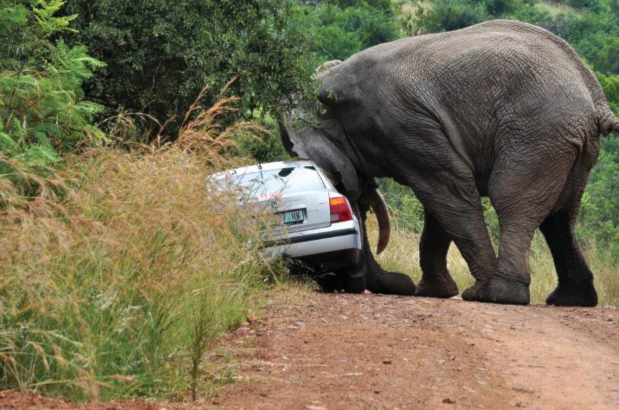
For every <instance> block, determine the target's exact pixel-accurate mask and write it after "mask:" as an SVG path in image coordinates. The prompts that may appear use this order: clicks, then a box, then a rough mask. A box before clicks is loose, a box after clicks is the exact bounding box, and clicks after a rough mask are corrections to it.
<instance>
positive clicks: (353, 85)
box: [279, 20, 619, 306]
mask: <svg viewBox="0 0 619 410" xmlns="http://www.w3.org/2000/svg"><path fill="white" fill-rule="evenodd" d="M314 80H315V82H316V87H317V94H316V95H315V96H316V97H317V100H318V101H316V103H315V104H314V107H312V106H311V104H310V105H299V106H298V107H297V108H294V109H290V110H287V111H286V112H285V113H283V114H282V115H281V116H280V118H279V129H280V137H281V140H282V143H283V145H284V147H285V148H286V150H287V151H288V153H289V154H290V155H292V156H297V157H303V158H308V159H311V160H313V161H314V162H315V163H316V164H317V165H318V166H320V167H321V168H323V169H324V170H325V171H326V172H328V173H329V174H330V175H331V176H333V177H334V179H335V180H336V181H337V183H338V189H340V190H341V192H343V193H344V194H345V195H346V196H347V198H348V199H349V200H350V201H351V203H354V204H355V208H356V210H357V213H358V214H359V216H360V218H361V219H362V220H363V221H365V217H366V213H367V212H368V210H369V209H370V207H371V206H372V204H373V203H374V204H376V202H377V201H375V200H374V201H373V200H372V198H376V195H375V191H376V189H377V185H376V182H375V178H392V179H394V180H395V181H396V182H398V183H400V184H403V185H406V186H409V187H411V188H412V190H413V192H414V194H415V195H416V197H417V198H418V199H419V201H420V202H421V204H422V205H423V209H424V226H423V230H422V233H421V238H420V245H419V256H420V265H421V270H422V276H421V280H420V282H419V283H418V285H417V286H415V284H414V282H413V281H412V280H411V279H410V278H409V277H408V276H406V275H404V274H402V273H398V272H385V271H384V270H383V269H382V268H381V267H380V266H379V265H378V263H377V262H376V260H375V258H374V256H373V254H372V252H371V251H370V249H369V246H367V235H365V233H364V235H365V236H366V241H365V243H366V246H365V251H364V263H365V268H366V269H367V272H366V284H367V285H366V286H367V289H368V290H370V291H371V292H375V293H388V294H402V295H413V294H415V295H419V296H427V297H438V298H448V297H452V296H455V295H457V294H458V293H459V289H458V287H457V285H456V283H455V282H454V280H453V278H452V277H451V276H450V274H449V271H448V269H447V251H448V249H449V246H450V244H451V243H452V242H453V243H455V245H456V246H457V248H458V249H459V251H460V253H461V254H462V256H463V258H464V259H465V261H466V263H467V265H468V268H469V270H470V273H471V274H472V276H473V277H474V279H475V282H474V285H472V286H471V287H470V288H468V289H466V290H465V291H464V292H463V293H462V299H464V300H467V301H479V302H489V303H503V304H522V305H526V304H529V303H530V290H529V287H530V283H531V278H530V268H529V253H530V247H531V242H532V238H533V235H534V232H535V230H536V229H537V228H539V229H540V230H541V232H542V234H543V235H544V237H545V240H546V242H547V243H548V246H549V248H550V251H551V254H552V257H553V260H554V265H555V268H556V272H557V276H558V285H557V287H556V289H555V290H554V291H553V292H552V293H551V294H550V295H549V296H548V298H547V300H546V303H547V304H549V305H561V306H595V305H596V304H597V293H596V290H595V287H594V284H593V274H592V272H591V270H590V268H589V267H588V265H587V261H586V258H585V256H584V255H583V252H582V250H581V249H580V247H579V243H578V241H577V238H576V236H575V229H574V225H575V222H576V218H577V214H578V210H579V207H580V200H581V197H582V195H583V191H584V189H585V186H586V183H587V179H588V176H589V173H590V170H591V168H592V167H593V165H594V163H595V162H596V160H597V157H598V153H599V150H600V142H601V138H602V137H604V136H606V135H608V134H610V133H611V132H613V131H615V132H619V119H617V117H616V116H615V115H614V114H613V113H612V111H611V110H610V109H609V106H608V103H607V101H606V98H605V96H604V93H603V90H602V88H601V86H600V84H599V82H598V80H597V79H596V77H595V76H594V75H593V73H592V72H591V70H590V69H589V68H588V67H587V66H586V65H585V64H584V63H583V61H582V60H581V59H580V57H579V56H578V55H577V54H576V52H575V51H574V49H573V48H572V47H571V46H570V45H569V44H567V43H566V42H565V41H563V40H562V39H560V38H559V37H557V36H555V35H554V34H552V33H550V32H549V31H546V30H545V29H542V28H540V27H537V26H534V25H530V24H526V23H521V22H515V21H507V20H494V21H489V22H485V23H481V24H477V25H473V26H470V27H467V28H464V29H461V30H456V31H452V32H445V33H438V34H429V35H422V36H417V37H411V38H404V39H400V40H396V41H393V42H390V43H385V44H381V45H378V46H375V47H372V48H368V49H366V50H364V51H361V52H359V53H357V54H355V55H353V56H352V57H350V58H349V59H347V60H345V61H343V62H342V61H332V62H329V63H327V64H326V65H324V66H323V67H322V68H321V69H320V70H319V71H317V74H316V75H315V78H314ZM481 197H489V198H490V201H491V203H492V205H493V207H494V209H495V210H496V213H497V216H498V219H499V226H500V240H499V247H498V253H495V251H494V249H493V245H492V243H491V240H490V237H489V234H488V231H487V228H486V225H485V222H484V217H483V213H482V205H481ZM378 202H380V201H378ZM379 205H380V204H379ZM377 208H378V209H379V210H380V209H381V208H382V211H380V212H379V213H380V214H381V215H379V218H378V219H379V225H380V224H381V221H383V226H382V227H381V229H380V231H381V234H382V235H381V236H382V237H383V238H382V239H381V240H382V242H383V243H384V242H385V240H384V236H385V235H388V231H389V228H388V227H385V226H384V223H385V222H384V221H388V216H386V215H384V213H385V212H387V211H386V208H385V207H384V206H382V207H381V206H377Z"/></svg>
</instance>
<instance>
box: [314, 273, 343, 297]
mask: <svg viewBox="0 0 619 410" xmlns="http://www.w3.org/2000/svg"><path fill="white" fill-rule="evenodd" d="M314 279H315V280H316V283H318V286H319V287H320V291H321V292H326V293H333V292H340V291H341V290H342V289H344V288H345V284H344V283H343V282H344V281H343V280H342V279H343V278H342V277H340V276H339V275H335V274H328V273H323V274H321V275H318V276H316V277H315V278H314Z"/></svg>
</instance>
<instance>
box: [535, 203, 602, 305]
mask: <svg viewBox="0 0 619 410" xmlns="http://www.w3.org/2000/svg"><path fill="white" fill-rule="evenodd" d="M575 215H576V211H575V210H574V211H573V212H570V211H560V212H558V213H556V214H554V215H551V216H549V217H548V218H546V220H545V221H544V223H542V225H541V226H540V230H541V231H542V233H543V234H544V237H545V238H546V242H547V243H548V247H549V248H550V252H551V253H552V258H553V259H554V263H555V268H556V269H557V275H558V277H559V285H558V286H557V288H556V289H555V290H554V292H552V293H551V294H550V296H548V299H546V303H547V304H549V305H557V306H595V305H597V302H598V297H597V293H596V291H595V288H594V286H593V273H592V272H591V270H590V269H589V266H587V261H586V259H585V257H584V255H583V254H582V251H581V250H580V246H579V245H578V241H577V240H576V235H575V233H574V221H575Z"/></svg>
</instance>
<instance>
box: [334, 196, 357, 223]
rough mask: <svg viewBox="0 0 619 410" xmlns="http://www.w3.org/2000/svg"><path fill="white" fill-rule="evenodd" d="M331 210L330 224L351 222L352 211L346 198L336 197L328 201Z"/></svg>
mask: <svg viewBox="0 0 619 410" xmlns="http://www.w3.org/2000/svg"><path fill="white" fill-rule="evenodd" d="M329 207H330V208H331V222H344V221H350V220H352V210H351V209H350V206H349V205H348V201H347V200H346V198H344V197H342V196H338V197H335V198H330V199H329Z"/></svg>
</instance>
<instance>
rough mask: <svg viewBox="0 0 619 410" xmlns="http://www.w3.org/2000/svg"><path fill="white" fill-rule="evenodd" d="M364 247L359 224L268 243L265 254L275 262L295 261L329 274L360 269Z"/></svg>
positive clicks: (348, 224)
mask: <svg viewBox="0 0 619 410" xmlns="http://www.w3.org/2000/svg"><path fill="white" fill-rule="evenodd" d="M361 244H362V242H361V237H360V234H359V228H358V226H357V223H356V221H347V222H341V223H335V224H332V225H331V226H330V227H326V228H319V229H312V230H309V231H303V232H295V233H290V234H287V235H282V236H279V237H275V238H272V239H270V240H268V241H267V242H266V243H265V249H264V251H265V252H266V253H267V255H268V256H269V257H272V258H277V257H284V258H287V259H294V260H298V261H300V262H302V263H304V264H306V265H309V266H313V267H317V266H320V267H321V268H323V269H327V270H328V269H338V268H342V267H346V266H358V265H359V263H360V260H361V246H362V245H361Z"/></svg>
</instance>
